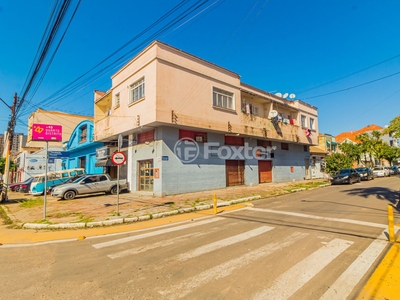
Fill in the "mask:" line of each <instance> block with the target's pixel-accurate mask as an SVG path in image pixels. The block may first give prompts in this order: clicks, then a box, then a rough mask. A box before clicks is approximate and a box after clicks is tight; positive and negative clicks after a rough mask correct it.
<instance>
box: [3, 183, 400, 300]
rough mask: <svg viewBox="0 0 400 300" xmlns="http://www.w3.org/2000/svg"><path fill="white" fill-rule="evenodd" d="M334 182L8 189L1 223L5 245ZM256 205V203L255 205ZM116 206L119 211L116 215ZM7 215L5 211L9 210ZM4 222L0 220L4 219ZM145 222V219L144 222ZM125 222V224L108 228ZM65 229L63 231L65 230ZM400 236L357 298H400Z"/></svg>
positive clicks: (172, 218)
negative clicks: (84, 190)
mask: <svg viewBox="0 0 400 300" xmlns="http://www.w3.org/2000/svg"><path fill="white" fill-rule="evenodd" d="M326 185H329V183H328V182H326V181H323V180H312V181H311V180H307V181H296V182H289V183H267V184H260V185H257V186H252V187H249V186H239V187H229V188H225V189H220V190H213V191H205V192H196V193H188V194H180V195H173V196H166V197H153V196H152V195H150V194H145V193H125V194H121V195H119V201H118V205H117V196H115V195H105V196H104V195H90V196H83V197H77V198H76V199H74V200H68V201H65V200H59V199H58V198H54V197H50V196H47V197H46V218H45V220H44V216H45V214H44V205H43V197H32V196H30V195H23V194H21V193H13V192H10V193H9V200H8V202H6V203H4V204H2V205H0V213H1V210H3V211H4V213H5V214H6V215H7V218H8V221H9V223H11V225H0V248H7V247H14V246H17V245H16V244H32V243H39V242H47V241H53V240H81V239H84V238H85V237H88V236H98V235H105V234H111V233H119V232H128V231H132V230H138V229H144V228H152V227H156V226H161V225H165V224H171V223H175V222H180V221H190V220H192V219H195V218H199V217H205V216H209V215H213V214H214V208H213V204H214V199H213V198H214V195H216V198H217V210H218V213H221V212H225V211H229V210H235V209H240V208H243V207H245V206H246V205H247V204H246V202H248V201H251V200H255V199H260V198H268V197H275V196H279V195H282V194H286V193H292V192H300V191H302V190H305V189H310V188H317V187H322V186H326ZM250 205H251V204H250ZM117 210H118V212H119V213H117ZM4 213H3V214H4ZM0 221H1V220H0ZM143 221H146V222H143ZM107 225H120V226H107ZM61 229H63V230H61ZM399 242H400V240H397V242H396V243H394V244H393V245H392V246H391V248H390V250H389V251H388V253H387V254H386V256H385V258H384V259H383V260H382V262H381V263H380V265H379V266H378V267H377V268H376V270H375V271H374V273H373V274H372V276H371V277H370V279H369V281H368V283H367V284H366V286H365V287H364V289H363V290H362V291H361V293H360V295H359V296H358V298H357V299H400V298H399V295H400V285H399V282H400V244H399Z"/></svg>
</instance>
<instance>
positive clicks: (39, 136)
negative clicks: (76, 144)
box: [32, 124, 62, 142]
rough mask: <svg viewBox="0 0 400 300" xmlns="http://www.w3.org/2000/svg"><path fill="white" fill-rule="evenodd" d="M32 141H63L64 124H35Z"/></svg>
mask: <svg viewBox="0 0 400 300" xmlns="http://www.w3.org/2000/svg"><path fill="white" fill-rule="evenodd" d="M32 141H54V142H60V141H62V126H61V125H51V124H33V125H32Z"/></svg>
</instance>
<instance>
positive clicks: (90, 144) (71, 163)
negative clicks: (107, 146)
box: [62, 120, 104, 174]
mask: <svg viewBox="0 0 400 300" xmlns="http://www.w3.org/2000/svg"><path fill="white" fill-rule="evenodd" d="M93 135H94V127H93V121H91V120H83V121H82V122H80V123H79V124H78V125H76V127H75V129H74V130H73V131H72V134H71V137H70V140H69V141H68V143H67V144H66V146H65V151H67V152H68V153H69V158H65V159H63V160H62V169H63V170H66V169H74V168H84V169H85V173H87V174H102V173H103V172H104V169H103V167H96V161H97V160H96V149H98V148H101V147H103V146H104V143H100V142H94V141H93Z"/></svg>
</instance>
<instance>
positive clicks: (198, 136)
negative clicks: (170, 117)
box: [179, 129, 207, 143]
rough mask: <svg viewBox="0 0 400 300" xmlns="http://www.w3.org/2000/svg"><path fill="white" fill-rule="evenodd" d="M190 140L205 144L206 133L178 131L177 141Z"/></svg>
mask: <svg viewBox="0 0 400 300" xmlns="http://www.w3.org/2000/svg"><path fill="white" fill-rule="evenodd" d="M185 138H187V139H192V140H194V141H196V142H197V143H206V142H207V132H199V131H192V130H183V129H179V139H180V140H182V139H185Z"/></svg>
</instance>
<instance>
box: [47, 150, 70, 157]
mask: <svg viewBox="0 0 400 300" xmlns="http://www.w3.org/2000/svg"><path fill="white" fill-rule="evenodd" d="M66 157H69V152H68V151H49V158H66Z"/></svg>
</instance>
